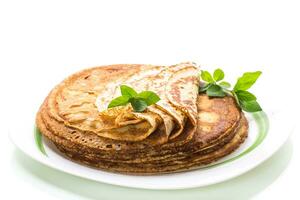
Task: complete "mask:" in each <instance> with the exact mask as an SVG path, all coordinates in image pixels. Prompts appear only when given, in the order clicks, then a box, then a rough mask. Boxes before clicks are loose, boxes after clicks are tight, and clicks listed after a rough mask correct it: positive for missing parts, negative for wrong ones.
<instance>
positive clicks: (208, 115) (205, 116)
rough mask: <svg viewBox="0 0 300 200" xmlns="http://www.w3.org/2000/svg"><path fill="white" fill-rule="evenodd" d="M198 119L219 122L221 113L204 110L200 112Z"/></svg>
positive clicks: (205, 121)
mask: <svg viewBox="0 0 300 200" xmlns="http://www.w3.org/2000/svg"><path fill="white" fill-rule="evenodd" d="M198 119H199V121H200V122H204V123H217V122H218V121H219V115H218V114H217V113H214V112H205V111H202V112H200V113H198Z"/></svg>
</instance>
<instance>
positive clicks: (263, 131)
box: [34, 111, 269, 169]
mask: <svg viewBox="0 0 300 200" xmlns="http://www.w3.org/2000/svg"><path fill="white" fill-rule="evenodd" d="M251 115H252V117H253V119H254V121H255V123H256V125H257V128H258V135H257V137H256V139H255V141H254V143H253V144H252V145H251V146H250V147H248V148H247V149H246V150H244V151H243V152H242V153H240V154H239V155H237V156H235V157H232V158H229V159H227V160H225V161H223V162H219V163H216V164H213V165H209V166H206V167H202V168H201V169H208V168H212V167H217V166H220V165H223V164H226V163H229V162H232V161H234V160H237V159H239V158H241V157H243V156H245V155H246V154H248V153H250V152H251V151H253V150H254V149H255V148H257V147H258V146H259V145H260V144H261V143H262V142H263V141H264V139H265V138H266V136H267V133H268V131H269V118H268V116H267V114H266V113H265V112H263V111H262V112H257V113H252V114H251ZM34 139H35V144H36V146H37V149H38V150H39V151H40V152H41V153H42V154H43V155H45V156H48V155H47V153H46V151H45V148H44V143H43V137H42V134H41V132H40V130H39V129H38V128H37V127H36V126H35V127H34Z"/></svg>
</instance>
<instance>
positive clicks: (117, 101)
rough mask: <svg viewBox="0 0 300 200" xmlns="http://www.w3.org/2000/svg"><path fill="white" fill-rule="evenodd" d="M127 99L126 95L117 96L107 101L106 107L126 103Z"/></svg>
mask: <svg viewBox="0 0 300 200" xmlns="http://www.w3.org/2000/svg"><path fill="white" fill-rule="evenodd" d="M128 101H129V97H128V96H120V97H117V98H115V99H113V100H112V101H111V102H110V103H109V105H108V108H112V107H116V106H123V105H126V104H127V103H128Z"/></svg>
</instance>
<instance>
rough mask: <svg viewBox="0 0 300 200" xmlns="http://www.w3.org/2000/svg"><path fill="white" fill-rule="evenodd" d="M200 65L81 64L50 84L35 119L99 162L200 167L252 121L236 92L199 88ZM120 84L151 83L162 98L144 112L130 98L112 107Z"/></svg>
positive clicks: (148, 169)
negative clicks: (213, 93) (214, 94)
mask: <svg viewBox="0 0 300 200" xmlns="http://www.w3.org/2000/svg"><path fill="white" fill-rule="evenodd" d="M197 71H198V69H197V67H196V66H195V65H194V64H193V63H183V64H178V65H174V66H152V65H111V66H104V67H96V68H91V69H88V70H84V71H81V72H78V73H76V74H74V75H72V76H70V77H69V78H67V79H66V80H64V81H63V82H62V83H60V84H59V85H58V86H56V87H55V88H54V89H53V90H52V91H51V92H50V94H49V95H48V97H47V98H46V99H45V101H44V103H43V105H42V106H41V108H40V110H39V112H38V114H37V126H38V128H39V129H40V130H41V132H42V134H43V135H45V136H46V137H47V138H48V139H50V140H51V141H52V142H53V143H54V144H55V145H56V146H57V148H58V149H59V150H60V151H61V152H63V153H64V154H65V155H66V156H67V157H68V158H70V159H72V160H74V161H77V162H80V163H84V164H86V165H89V166H93V167H97V168H100V169H105V170H109V171H114V172H120V173H130V174H157V173H170V172H176V171H184V170H190V169H194V168H198V167H200V166H202V165H204V164H208V163H210V162H213V161H215V160H217V159H219V158H221V157H223V156H225V155H227V154H229V153H230V152H232V151H233V150H234V149H236V148H238V146H239V145H240V144H241V143H242V142H243V141H244V138H246V136H247V130H248V125H247V121H246V119H245V118H244V115H243V113H242V112H241V111H240V109H239V108H238V106H237V104H236V102H235V100H234V99H233V98H232V97H229V96H227V97H224V98H209V97H207V96H206V95H204V94H202V95H198V87H199V80H198V72H197ZM121 84H123V85H128V86H131V87H133V88H135V89H136V90H137V91H144V90H151V91H154V92H156V93H157V94H158V95H159V96H160V98H161V100H160V101H159V102H158V103H157V104H155V105H152V106H149V107H148V108H147V110H146V111H145V112H142V113H137V112H134V111H133V110H132V108H131V106H130V105H126V106H121V107H115V108H111V109H107V105H108V103H109V102H110V101H111V99H113V98H115V97H117V96H119V95H120V92H119V91H120V90H119V86H120V85H121ZM104 122H105V123H104Z"/></svg>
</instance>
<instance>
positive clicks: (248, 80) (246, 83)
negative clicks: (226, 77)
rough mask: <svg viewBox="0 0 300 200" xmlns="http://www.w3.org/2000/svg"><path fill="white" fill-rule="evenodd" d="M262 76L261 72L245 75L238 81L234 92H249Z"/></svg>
mask: <svg viewBox="0 0 300 200" xmlns="http://www.w3.org/2000/svg"><path fill="white" fill-rule="evenodd" d="M260 75H261V72H260V71H257V72H246V73H244V74H243V76H242V77H240V78H239V79H238V80H237V82H236V84H235V86H234V88H233V90H234V91H238V90H248V89H249V88H250V87H251V86H252V85H253V84H254V83H255V82H256V80H257V79H258V77H259V76H260Z"/></svg>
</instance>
